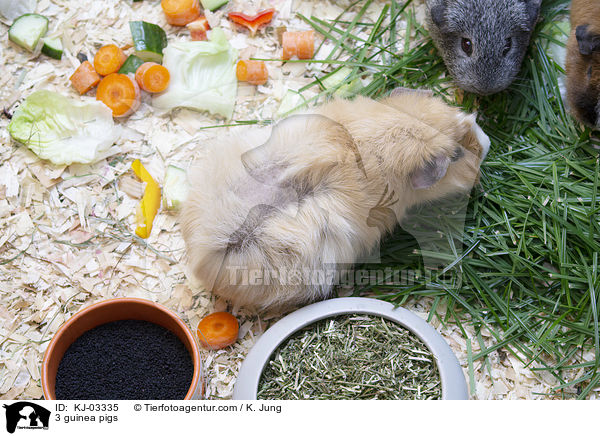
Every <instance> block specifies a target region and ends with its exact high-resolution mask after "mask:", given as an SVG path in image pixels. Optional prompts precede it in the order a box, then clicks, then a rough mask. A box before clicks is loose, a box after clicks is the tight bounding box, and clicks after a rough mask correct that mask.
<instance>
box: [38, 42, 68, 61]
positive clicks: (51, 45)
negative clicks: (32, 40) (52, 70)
mask: <svg viewBox="0 0 600 436" xmlns="http://www.w3.org/2000/svg"><path fill="white" fill-rule="evenodd" d="M43 41H44V45H43V46H42V53H44V54H45V55H46V56H50V57H51V58H54V59H58V60H60V59H61V58H62V54H63V45H62V41H61V40H60V38H44V39H43Z"/></svg>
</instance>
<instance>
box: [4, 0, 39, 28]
mask: <svg viewBox="0 0 600 436" xmlns="http://www.w3.org/2000/svg"><path fill="white" fill-rule="evenodd" d="M36 6H37V0H0V15H2V16H3V17H4V18H6V19H7V20H8V21H9V22H11V23H12V22H13V21H14V20H15V19H17V18H19V17H20V16H21V15H25V14H30V13H32V12H35V7H36Z"/></svg>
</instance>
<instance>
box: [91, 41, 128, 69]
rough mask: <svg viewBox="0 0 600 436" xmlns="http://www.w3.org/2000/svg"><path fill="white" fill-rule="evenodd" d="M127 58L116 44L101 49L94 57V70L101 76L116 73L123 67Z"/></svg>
mask: <svg viewBox="0 0 600 436" xmlns="http://www.w3.org/2000/svg"><path fill="white" fill-rule="evenodd" d="M126 60H127V56H126V55H125V53H123V50H121V49H120V48H119V47H117V46H116V45H115V44H109V45H105V46H103V47H101V48H100V49H99V50H98V52H97V53H96V56H94V69H95V70H96V72H97V73H98V74H100V75H101V76H108V75H109V74H112V73H116V72H117V71H119V69H120V68H121V67H122V66H123V64H124V63H125V61H126Z"/></svg>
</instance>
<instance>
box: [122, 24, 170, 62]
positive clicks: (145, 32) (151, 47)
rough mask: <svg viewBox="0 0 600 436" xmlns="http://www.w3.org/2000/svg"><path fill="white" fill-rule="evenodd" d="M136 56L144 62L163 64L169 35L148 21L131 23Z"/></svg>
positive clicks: (130, 27)
mask: <svg viewBox="0 0 600 436" xmlns="http://www.w3.org/2000/svg"><path fill="white" fill-rule="evenodd" d="M129 29H130V30H131V37H132V39H133V48H134V50H135V55H136V56H137V57H139V58H140V59H141V60H143V61H144V62H156V63H161V62H162V59H163V49H164V48H165V47H166V46H167V34H166V33H165V31H164V30H163V29H162V28H161V27H160V26H158V25H156V24H153V23H148V22H146V21H130V22H129Z"/></svg>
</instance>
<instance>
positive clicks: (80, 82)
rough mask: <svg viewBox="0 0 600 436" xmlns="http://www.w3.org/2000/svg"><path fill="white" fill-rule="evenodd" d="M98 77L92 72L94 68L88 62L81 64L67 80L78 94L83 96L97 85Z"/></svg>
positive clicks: (94, 71)
mask: <svg viewBox="0 0 600 436" xmlns="http://www.w3.org/2000/svg"><path fill="white" fill-rule="evenodd" d="M100 79H101V77H100V75H99V74H98V73H97V72H96V70H94V66H93V65H92V64H91V63H90V62H89V61H85V62H82V63H81V65H79V66H78V67H77V69H76V70H75V72H74V73H73V74H72V75H71V77H69V80H70V81H71V83H72V84H73V86H74V87H75V89H76V90H77V91H79V93H80V94H85V93H86V92H88V91H89V90H90V89H92V88H93V87H94V86H96V85H97V84H98V83H100Z"/></svg>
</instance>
